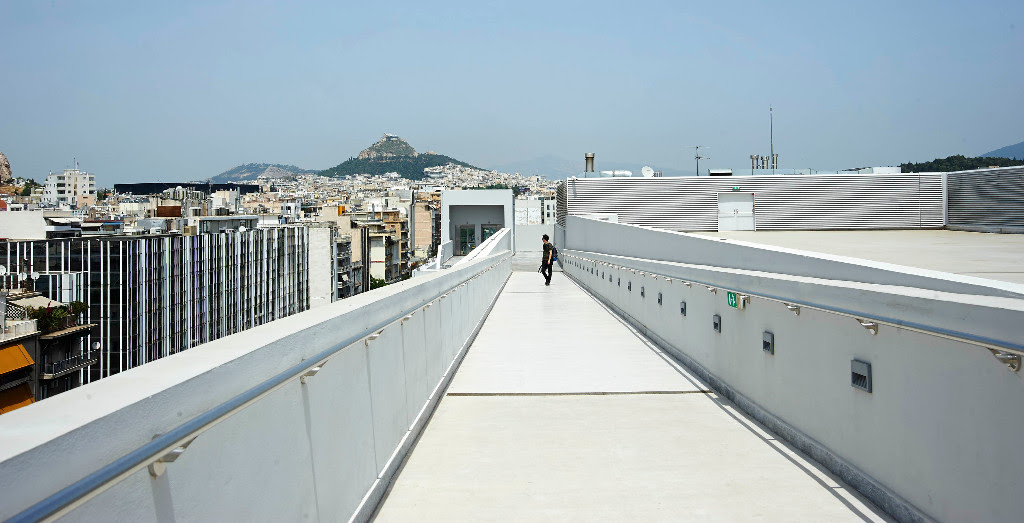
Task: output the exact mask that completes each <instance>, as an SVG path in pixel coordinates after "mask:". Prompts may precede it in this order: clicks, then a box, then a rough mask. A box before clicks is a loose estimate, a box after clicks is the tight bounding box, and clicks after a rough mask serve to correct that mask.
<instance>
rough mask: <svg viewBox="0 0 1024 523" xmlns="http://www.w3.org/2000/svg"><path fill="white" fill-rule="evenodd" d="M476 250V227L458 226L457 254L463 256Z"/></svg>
mask: <svg viewBox="0 0 1024 523" xmlns="http://www.w3.org/2000/svg"><path fill="white" fill-rule="evenodd" d="M475 248H476V226H475V225H460V226H459V254H460V255H462V256H465V255H467V254H469V251H472V250H473V249H475Z"/></svg>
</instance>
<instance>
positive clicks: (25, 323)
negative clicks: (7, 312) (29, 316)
mask: <svg viewBox="0 0 1024 523" xmlns="http://www.w3.org/2000/svg"><path fill="white" fill-rule="evenodd" d="M38 330H39V328H38V327H37V326H36V320H22V321H11V320H7V325H5V326H4V327H3V330H0V341H4V340H10V339H14V338H20V337H22V336H26V335H28V334H32V333H34V332H36V331H38Z"/></svg>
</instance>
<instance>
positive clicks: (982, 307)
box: [563, 218, 1024, 521]
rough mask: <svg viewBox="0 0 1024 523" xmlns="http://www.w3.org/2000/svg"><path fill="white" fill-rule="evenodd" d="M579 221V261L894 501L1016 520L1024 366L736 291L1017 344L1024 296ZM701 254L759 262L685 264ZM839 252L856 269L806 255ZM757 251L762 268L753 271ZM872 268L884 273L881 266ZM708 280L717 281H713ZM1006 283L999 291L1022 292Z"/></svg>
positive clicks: (575, 233) (647, 324)
mask: <svg viewBox="0 0 1024 523" xmlns="http://www.w3.org/2000/svg"><path fill="white" fill-rule="evenodd" d="M567 225H568V227H567V230H566V234H567V236H568V238H569V243H570V245H571V246H572V247H573V250H567V251H565V252H563V258H564V260H565V271H566V272H567V273H568V274H570V275H571V276H572V277H574V278H575V279H577V281H579V282H580V283H582V284H583V285H584V286H585V287H586V288H588V289H589V290H590V291H591V292H593V293H595V295H597V296H599V297H600V298H601V299H602V300H603V301H604V302H606V304H608V305H609V306H611V307H613V308H614V309H616V310H617V311H619V312H620V313H622V314H623V315H624V317H627V318H629V319H630V320H631V323H633V324H634V325H636V326H637V327H638V328H640V329H641V330H642V331H644V332H646V333H647V334H649V335H651V336H652V337H653V338H654V339H655V340H657V341H658V342H659V343H660V344H662V345H663V346H664V347H666V348H667V349H668V350H669V351H670V352H672V353H673V354H675V355H676V356H677V357H678V358H679V359H680V360H682V361H683V362H684V363H687V365H689V366H690V367H691V368H693V369H695V370H697V373H698V374H700V375H702V376H703V377H704V378H705V379H707V380H708V381H709V382H710V383H711V384H712V385H713V386H714V387H715V388H716V389H717V390H719V391H720V392H721V393H722V394H723V395H725V396H727V397H729V398H730V399H732V400H733V401H734V402H735V403H737V404H738V405H739V406H740V407H741V408H743V409H744V410H747V411H748V412H751V413H752V414H753V415H754V416H755V417H756V418H757V419H759V421H761V422H762V423H765V424H766V425H768V426H769V427H770V428H772V429H773V430H775V432H776V433H778V434H781V435H783V436H784V437H786V438H787V439H789V440H790V441H791V442H792V443H793V444H794V445H796V446H797V447H798V448H800V449H801V450H803V451H805V452H807V453H808V454H810V455H811V456H812V457H814V458H815V459H817V460H818V461H820V462H822V463H824V464H825V465H826V466H828V467H829V468H831V469H832V470H833V471H834V472H836V473H837V474H840V475H841V476H843V477H844V479H846V480H847V481H849V482H850V483H851V484H853V485H854V486H855V487H857V488H858V489H859V490H861V492H863V493H865V494H867V495H868V496H869V497H870V498H871V499H872V500H873V501H874V502H876V503H877V504H879V505H880V506H882V508H883V509H885V510H887V511H888V512H889V513H890V514H892V515H894V516H896V517H898V518H900V519H914V518H916V517H919V516H922V515H924V516H926V517H930V518H935V519H938V520H943V521H1019V519H1020V509H1019V506H1018V503H1017V497H1018V496H1019V492H1020V490H1021V488H1022V486H1024V453H1020V452H1018V451H1017V447H1018V440H1019V437H1020V436H1019V435H1020V434H1022V433H1024V402H1022V401H1021V400H1022V399H1024V380H1022V376H1021V374H1020V373H1016V372H1013V371H1011V370H1010V369H1008V368H1007V366H1006V365H1004V364H1003V363H1001V362H999V361H997V360H996V358H994V357H993V355H992V353H991V352H990V351H989V350H987V349H985V348H982V347H980V346H978V345H974V344H971V343H964V342H960V341H953V340H950V339H946V338H943V337H938V336H934V335H929V334H923V333H919V332H914V331H911V330H906V329H901V328H896V327H891V326H887V325H882V326H881V327H879V330H878V333H877V334H872V333H871V332H870V331H868V330H866V329H865V328H863V327H862V326H861V325H860V324H859V323H858V321H857V320H856V319H854V318H851V317H848V316H843V315H838V314H834V313H829V312H823V311H820V310H814V309H811V308H807V307H804V308H803V309H801V311H800V314H799V315H796V314H794V313H793V312H791V311H789V310H788V309H787V308H786V306H785V305H784V304H783V303H781V302H780V301H776V300H772V299H767V298H758V297H753V298H751V300H750V302H749V303H748V304H747V305H746V307H745V308H744V309H742V310H740V309H734V308H732V307H729V306H728V304H727V302H726V300H727V298H726V292H727V290H734V291H746V292H749V293H756V294H760V295H762V296H769V297H776V298H780V299H783V300H789V301H792V302H802V303H817V304H820V305H822V306H824V307H834V308H839V309H844V310H846V311H850V312H854V313H857V312H860V313H863V314H864V316H865V317H875V318H879V317H883V318H890V319H893V320H895V321H902V322H908V324H909V323H915V324H924V325H930V326H933V327H934V328H936V329H942V330H945V331H959V332H963V333H968V334H974V335H983V336H988V337H990V338H994V339H996V340H1003V341H1004V342H1007V343H1018V344H1019V340H1021V339H1024V300H1022V299H1020V298H1008V297H992V296H984V295H980V294H977V293H976V294H964V293H953V292H939V291H928V290H922V289H920V288H915V287H913V286H904V285H895V284H878V283H864V282H855V281H840V280H838V279H829V278H821V277H808V276H795V275H791V274H785V273H781V272H775V271H773V270H772V269H775V270H780V269H782V268H787V267H789V266H790V265H791V264H793V263H796V262H798V261H799V260H798V259H795V258H793V255H792V254H791V253H788V252H785V251H782V250H779V251H772V250H771V249H763V248H754V247H747V246H740V245H732V244H728V243H723V242H709V243H707V244H698V243H696V242H691V241H690V240H689V239H685V240H682V241H683V242H687V245H688V246H691V247H696V246H698V245H699V246H700V248H699V249H685V250H684V249H679V250H676V251H666V249H668V248H670V247H672V246H673V245H675V246H677V247H678V245H679V243H678V241H677V240H678V238H676V237H675V235H673V234H672V233H668V232H658V233H657V234H653V235H651V234H645V235H643V238H644V239H645V241H644V242H642V243H634V241H635V240H637V239H636V238H635V236H636V235H637V232H638V231H637V230H636V229H637V228H635V227H630V226H626V225H611V224H604V223H597V222H590V221H581V220H574V219H571V218H570V220H569V222H568V223H567ZM598 233H599V234H598ZM602 250H603V251H616V250H623V251H627V252H629V253H630V256H628V257H627V256H621V255H610V254H599V252H601V251H602ZM671 252H674V253H675V255H674V259H673V258H669V256H672V254H671ZM693 257H698V258H701V259H702V260H704V261H717V262H719V263H724V262H725V261H728V260H732V261H734V262H737V263H733V265H736V264H740V265H742V264H743V263H740V262H749V263H750V264H751V266H752V267H751V268H729V267H728V266H721V265H717V264H715V263H701V264H698V263H686V261H691V262H692V261H695V260H692V258H693ZM658 258H661V261H657V259H658ZM666 258H668V259H666ZM787 262H788V263H787ZM828 263H833V264H834V265H836V266H837V267H836V270H837V272H840V273H843V272H844V271H852V270H853V268H852V267H846V268H843V267H842V266H841V264H840V263H837V262H829V261H828V260H816V261H815V260H806V263H805V264H804V265H805V268H808V269H813V268H814V266H815V265H816V264H822V265H823V266H825V264H828ZM758 264H760V265H762V266H763V267H764V268H765V269H764V270H761V271H757V270H753V268H754V267H756V266H757V265H758ZM862 270H863V271H866V272H864V273H863V274H865V275H866V276H869V277H868V278H867V279H866V280H867V281H869V282H870V281H873V280H879V281H881V280H886V279H891V278H895V276H894V275H893V274H886V273H885V270H884V269H878V268H874V267H870V266H865V267H863V268H862ZM871 272H877V273H879V274H877V275H875V277H873V278H872V277H870V276H871V274H870V273H871ZM656 276H657V277H656ZM916 276H917V277H921V276H920V275H916ZM951 276H952V275H951ZM932 277H937V276H932ZM684 281H689V282H691V284H690V285H689V286H687V285H686V284H685V283H684ZM921 281H924V280H921ZM704 284H707V285H711V286H713V287H716V288H718V289H719V290H718V291H717V293H712V292H710V291H709V290H708V288H707V287H706V286H705V285H704ZM948 284H949V285H950V286H952V287H956V286H960V285H962V283H961V282H957V281H950V282H948ZM1010 287H1013V288H1009V287H1006V288H1003V289H1000V291H1009V292H1013V291H1018V292H1019V291H1021V290H1022V286H1019V285H1016V286H1014V285H1012V284H1011V285H1010ZM641 290H643V294H644V295H645V296H643V297H641ZM659 293H661V295H662V303H661V304H660V305H659V303H658V295H659ZM684 301H685V302H686V315H685V316H684V315H682V314H681V313H680V302H684ZM715 314H719V315H721V319H722V332H721V333H716V332H715V331H714V330H713V327H712V316H713V315H715ZM765 331H770V332H772V333H773V334H774V337H775V354H774V355H771V354H768V353H766V352H765V351H763V350H762V334H763V332H765ZM853 359H859V360H863V361H867V362H869V363H871V367H872V373H873V376H872V378H873V392H871V393H867V392H864V391H862V390H859V389H856V388H854V387H852V386H851V384H850V362H851V360H853ZM666 437H667V436H666Z"/></svg>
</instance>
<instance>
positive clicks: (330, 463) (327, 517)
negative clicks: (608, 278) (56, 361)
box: [0, 251, 511, 521]
mask: <svg viewBox="0 0 1024 523" xmlns="http://www.w3.org/2000/svg"><path fill="white" fill-rule="evenodd" d="M510 258H511V254H510V253H509V252H508V251H505V252H502V253H498V254H495V255H493V256H490V257H486V258H482V259H479V260H477V261H476V262H475V263H470V264H467V265H466V266H465V267H461V268H457V269H452V270H449V271H445V272H441V273H436V274H432V275H428V276H424V277H422V278H417V279H416V280H410V281H405V282H400V283H396V284H393V285H390V286H388V287H386V288H383V289H378V290H375V291H372V292H367V293H364V294H360V295H357V296H354V297H351V298H349V299H346V300H342V301H339V302H335V303H332V304H329V305H325V306H323V307H318V308H317V309H314V310H309V311H306V312H303V313H300V314H296V315H294V316H291V317H288V318H285V319H282V320H278V321H275V322H272V323H269V324H265V325H262V326H259V327H255V328H253V329H250V330H248V331H245V332H242V333H239V334H235V335H232V336H228V337H225V338H222V339H220V340H217V341H214V342H211V343H208V344H205V345H202V346H199V347H196V348H193V349H191V350H188V351H185V352H181V353H179V354H175V355H173V356H170V357H167V358H164V359H161V360H158V361H155V362H153V363H150V364H148V365H144V366H142V367H139V368H136V369H132V370H130V371H127V372H123V373H120V374H118V375H116V376H112V377H110V378H107V379H104V380H101V381H98V382H96V383H93V384H89V385H86V386H84V387H80V388H77V389H74V390H71V391H69V392H66V393H64V394H61V395H59V396H56V397H54V398H50V399H48V400H46V401H43V402H39V403H35V404H33V405H30V406H28V407H25V408H22V409H19V410H17V411H15V412H12V413H9V414H5V415H3V416H0V520H6V519H8V518H11V517H12V516H14V515H16V514H18V513H19V512H20V511H22V510H24V509H26V508H27V507H29V506H31V505H32V504H34V503H36V502H38V501H40V500H42V499H44V498H45V497H47V496H49V495H51V494H53V493H55V492H57V491H59V490H60V489H62V488H64V487H67V486H68V485H70V484H72V483H73V482H75V481H77V480H79V479H80V478H83V477H85V476H87V475H88V474H90V473H93V472H94V471H96V470H98V469H100V468H101V467H104V466H106V465H107V464H109V463H111V462H113V461H115V460H117V459H118V458H120V457H122V456H125V455H127V454H128V453H130V452H131V451H133V450H134V449H137V448H139V447H141V446H142V445H144V444H146V443H147V442H149V441H151V440H152V439H153V437H154V435H156V434H163V433H167V432H169V431H170V430H172V429H174V428H175V427H178V426H180V425H181V424H183V423H184V422H186V421H188V420H190V419H193V418H195V417H197V416H200V415H202V414H203V413H205V412H208V411H210V410H211V409H214V408H215V407H216V406H218V405H221V404H223V403H225V402H227V401H228V400H230V399H231V398H234V397H236V396H238V395H239V394H241V393H243V392H244V391H246V390H249V389H250V388H252V387H254V386H256V385H257V384H259V383H261V382H264V381H265V380H267V379H269V378H271V377H273V376H275V375H277V374H278V373H280V372H282V371H283V370H285V369H288V368H289V367H291V366H294V365H305V364H309V365H315V364H316V363H318V362H321V361H324V360H326V363H325V364H324V365H323V367H322V370H320V371H319V372H318V373H317V374H315V375H314V376H311V377H308V378H306V380H305V383H304V384H303V383H302V381H301V380H300V379H299V378H298V377H295V378H293V379H290V380H289V381H287V382H286V383H285V384H284V385H283V386H282V387H280V388H277V389H276V390H274V391H273V392H270V393H269V394H268V395H266V396H264V397H262V398H261V399H259V400H257V401H256V402H255V403H252V404H251V405H249V406H247V407H245V408H244V409H242V410H240V411H238V412H237V413H236V414H234V415H232V416H230V417H227V418H225V419H224V420H223V421H222V422H220V423H218V424H216V425H213V426H212V427H211V428H209V429H208V430H206V431H205V432H202V433H200V434H199V436H198V437H197V438H196V439H195V441H194V442H193V443H192V444H191V445H190V446H189V447H188V448H187V450H186V451H185V452H184V453H183V454H182V455H181V457H179V458H178V459H177V461H175V462H173V463H170V464H168V466H167V471H166V473H164V474H163V475H162V476H160V477H158V478H152V477H151V476H150V475H149V473H148V472H147V470H146V468H145V467H144V466H143V467H142V468H141V469H140V470H138V471H136V472H135V473H134V474H132V475H130V476H129V477H128V478H127V479H124V480H123V481H121V482H119V483H117V484H116V485H114V486H113V487H112V488H110V489H109V490H106V491H104V492H102V493H101V494H99V495H98V496H96V497H94V498H92V499H91V500H89V501H87V502H86V503H85V504H84V505H82V506H80V507H78V508H77V509H76V510H74V511H73V512H72V513H71V514H70V515H69V516H68V517H67V518H66V519H68V520H71V521H173V520H178V521H195V520H207V521H211V520H231V521H247V520H248V521H297V520H305V519H309V520H315V521H337V520H346V519H349V518H350V517H353V516H357V517H358V518H359V519H366V518H367V517H368V516H369V514H370V512H369V511H370V510H372V509H373V507H374V506H375V504H376V501H377V500H378V499H379V498H380V496H382V495H383V493H384V489H385V488H386V486H387V484H388V481H389V480H390V477H391V476H392V475H393V474H394V473H395V471H396V470H397V467H398V465H399V463H400V462H401V459H402V457H403V455H404V453H405V452H406V451H407V450H408V449H409V447H410V446H411V444H412V442H413V440H414V439H415V436H416V434H417V433H418V432H419V431H420V430H421V429H422V427H423V425H424V423H425V422H426V419H427V417H428V416H429V413H430V412H431V410H432V408H433V405H434V404H435V403H436V402H437V401H438V399H439V398H440V396H441V394H442V393H443V391H444V388H445V385H446V383H447V380H449V379H450V378H451V376H452V374H453V373H454V371H455V368H456V367H457V364H458V361H459V360H460V358H461V356H462V354H464V350H465V349H466V347H467V346H468V342H469V340H470V339H471V336H472V335H474V331H475V329H476V328H478V325H479V324H480V323H481V322H482V320H483V317H484V315H485V313H486V312H487V310H488V307H489V306H490V304H491V303H492V301H493V299H494V297H495V296H496V295H497V293H498V292H499V291H500V289H501V287H502V286H503V285H504V282H505V281H506V280H507V278H508V276H509V274H510V271H511V264H510ZM407 310H412V312H411V313H410V314H408V315H406V316H397V319H395V321H391V322H390V323H388V324H387V325H386V326H383V327H382V328H378V327H376V326H377V325H381V324H382V323H384V322H387V321H389V319H392V318H396V314H401V313H402V311H407ZM363 333H372V334H374V335H373V336H370V337H368V338H366V337H361V336H362V335H363ZM335 350H337V352H333V351H335ZM327 354H331V355H330V356H327Z"/></svg>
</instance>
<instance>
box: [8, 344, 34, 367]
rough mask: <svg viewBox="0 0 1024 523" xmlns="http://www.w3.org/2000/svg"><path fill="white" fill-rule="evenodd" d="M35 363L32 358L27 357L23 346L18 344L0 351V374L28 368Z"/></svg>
mask: <svg viewBox="0 0 1024 523" xmlns="http://www.w3.org/2000/svg"><path fill="white" fill-rule="evenodd" d="M33 363H35V362H34V361H32V356H29V355H28V351H27V350H25V346H24V345H22V344H20V343H15V344H13V345H8V346H6V347H4V348H2V349H0V374H3V373H5V372H11V371H12V370H18V369H20V368H22V367H28V366H29V365H32V364H33Z"/></svg>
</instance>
